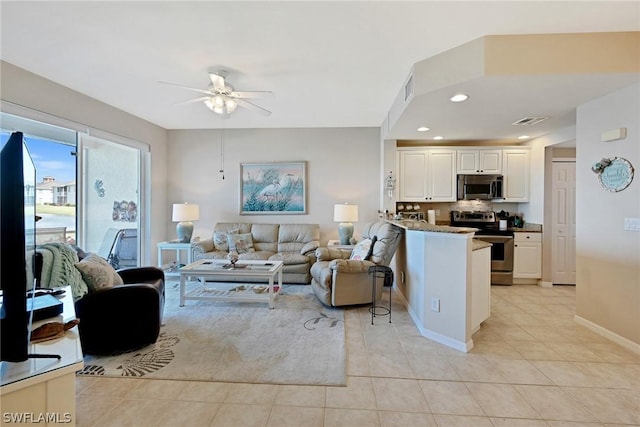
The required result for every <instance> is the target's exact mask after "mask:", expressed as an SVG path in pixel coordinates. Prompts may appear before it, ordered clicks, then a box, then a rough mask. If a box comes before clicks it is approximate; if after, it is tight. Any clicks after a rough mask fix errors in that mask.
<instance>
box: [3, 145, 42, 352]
mask: <svg viewBox="0 0 640 427" xmlns="http://www.w3.org/2000/svg"><path fill="white" fill-rule="evenodd" d="M35 185H36V170H35V166H34V164H33V161H32V159H31V156H30V154H29V150H28V149H27V146H26V144H25V143H24V137H23V134H22V133H21V132H14V133H12V134H11V136H10V137H9V139H8V140H7V142H6V143H4V145H2V149H1V154H0V288H1V289H2V307H1V308H0V360H2V361H8V362H21V361H24V360H27V359H28V358H29V354H28V353H29V351H28V350H29V330H30V325H29V322H30V316H29V314H30V313H29V312H28V311H27V292H28V291H29V290H33V288H34V286H35V280H34V274H33V265H32V264H33V260H34V256H33V255H34V253H35V234H36V233H35V231H36V230H35V221H36V220H35V199H36V197H35Z"/></svg>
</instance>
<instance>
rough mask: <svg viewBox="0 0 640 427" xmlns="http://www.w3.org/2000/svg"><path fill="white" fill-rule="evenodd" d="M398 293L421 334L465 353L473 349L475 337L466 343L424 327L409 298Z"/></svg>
mask: <svg viewBox="0 0 640 427" xmlns="http://www.w3.org/2000/svg"><path fill="white" fill-rule="evenodd" d="M396 293H397V295H398V296H399V297H400V300H402V303H403V304H404V305H405V307H406V308H407V312H408V313H409V316H411V319H412V320H413V323H414V324H415V325H416V327H417V328H418V331H419V332H420V335H422V336H423V337H425V338H428V339H430V340H431V341H435V342H437V343H439V344H442V345H446V346H447V347H451V348H452V349H454V350H458V351H462V352H464V353H468V352H470V351H471V349H472V348H473V339H469V341H467V342H466V343H465V342H463V341H458V340H454V339H453V338H449V337H447V336H445V335H442V334H439V333H437V332H434V331H431V330H429V329H426V328H423V327H422V325H421V321H420V319H419V318H418V316H417V315H416V313H415V312H414V311H413V309H412V308H411V306H410V305H409V303H408V302H407V300H406V299H405V298H404V295H402V292H396Z"/></svg>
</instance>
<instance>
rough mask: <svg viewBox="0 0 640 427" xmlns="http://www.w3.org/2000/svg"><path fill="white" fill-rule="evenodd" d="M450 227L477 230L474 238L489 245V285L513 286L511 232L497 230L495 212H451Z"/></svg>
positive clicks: (512, 241)
mask: <svg viewBox="0 0 640 427" xmlns="http://www.w3.org/2000/svg"><path fill="white" fill-rule="evenodd" d="M451 225H453V226H459V227H474V228H478V229H479V230H478V231H477V232H476V235H475V238H476V239H478V240H482V241H485V242H488V243H491V284H492V285H512V284H513V251H514V237H513V231H511V230H500V229H499V227H498V223H497V222H496V215H495V212H492V211H452V212H451Z"/></svg>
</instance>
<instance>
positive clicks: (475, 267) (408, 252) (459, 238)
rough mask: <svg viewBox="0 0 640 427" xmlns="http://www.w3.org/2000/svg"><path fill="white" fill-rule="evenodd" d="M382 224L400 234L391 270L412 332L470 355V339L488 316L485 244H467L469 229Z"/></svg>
mask: <svg viewBox="0 0 640 427" xmlns="http://www.w3.org/2000/svg"><path fill="white" fill-rule="evenodd" d="M388 222H389V223H391V224H393V225H395V226H397V227H401V228H404V229H405V230H406V232H405V233H404V237H403V241H402V242H401V243H400V246H399V247H398V251H397V252H396V256H395V265H393V266H392V267H393V268H394V270H395V274H396V288H397V291H398V293H399V295H400V297H401V298H403V299H404V302H405V304H406V305H407V310H408V312H409V314H410V316H411V318H412V319H413V321H414V323H415V324H416V326H417V327H418V330H419V331H420V333H421V334H422V335H423V336H424V337H426V338H429V339H431V340H433V341H436V342H439V343H441V344H444V345H447V346H449V347H452V348H454V349H456V350H459V351H463V352H468V351H470V350H471V349H472V348H473V340H472V338H471V336H472V334H473V333H474V332H475V331H477V330H478V329H479V327H480V323H481V322H482V321H484V320H486V318H487V317H488V316H489V310H490V293H491V281H490V271H491V267H490V259H491V256H490V250H491V249H490V244H489V245H488V244H485V243H483V242H478V241H475V240H474V239H473V237H474V234H475V231H476V229H475V228H468V227H451V226H439V225H432V224H428V223H425V222H420V221H411V220H409V221H407V220H402V221H393V220H388ZM474 249H475V250H474Z"/></svg>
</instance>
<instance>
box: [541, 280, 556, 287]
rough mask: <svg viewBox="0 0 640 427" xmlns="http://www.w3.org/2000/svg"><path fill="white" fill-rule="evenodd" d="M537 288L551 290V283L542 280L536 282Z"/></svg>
mask: <svg viewBox="0 0 640 427" xmlns="http://www.w3.org/2000/svg"><path fill="white" fill-rule="evenodd" d="M538 286H540V287H542V288H553V282H545V281H544V280H538Z"/></svg>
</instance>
